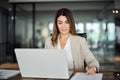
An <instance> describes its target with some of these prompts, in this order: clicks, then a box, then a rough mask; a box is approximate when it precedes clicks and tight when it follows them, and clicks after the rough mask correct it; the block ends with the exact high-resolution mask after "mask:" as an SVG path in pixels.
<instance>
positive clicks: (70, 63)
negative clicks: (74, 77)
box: [58, 37, 74, 69]
mask: <svg viewBox="0 0 120 80" xmlns="http://www.w3.org/2000/svg"><path fill="white" fill-rule="evenodd" d="M58 49H62V48H61V46H60V41H59V37H58ZM64 50H65V51H66V53H67V62H68V67H69V69H74V65H73V57H72V53H71V44H70V37H69V38H68V40H67V42H66V44H65V47H64Z"/></svg>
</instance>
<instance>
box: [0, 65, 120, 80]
mask: <svg viewBox="0 0 120 80" xmlns="http://www.w3.org/2000/svg"><path fill="white" fill-rule="evenodd" d="M0 69H15V70H16V69H17V70H18V69H19V68H18V65H17V64H16V63H15V64H11V63H6V64H2V65H0ZM76 72H83V70H79V71H76ZM113 72H120V70H115V69H113V70H111V69H110V70H109V69H108V70H100V73H103V79H102V80H118V79H117V78H115V77H114V75H113ZM7 80H56V79H35V78H22V77H21V75H20V74H19V75H17V76H14V77H11V78H9V79H7Z"/></svg>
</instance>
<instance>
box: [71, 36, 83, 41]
mask: <svg viewBox="0 0 120 80" xmlns="http://www.w3.org/2000/svg"><path fill="white" fill-rule="evenodd" d="M71 37H72V38H74V39H77V40H85V38H84V37H81V36H79V35H71Z"/></svg>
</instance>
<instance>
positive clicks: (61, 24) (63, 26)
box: [57, 15, 70, 34]
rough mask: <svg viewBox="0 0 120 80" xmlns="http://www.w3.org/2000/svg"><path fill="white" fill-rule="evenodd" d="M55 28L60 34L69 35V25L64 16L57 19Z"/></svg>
mask: <svg viewBox="0 0 120 80" xmlns="http://www.w3.org/2000/svg"><path fill="white" fill-rule="evenodd" d="M57 26H58V29H59V31H60V33H61V34H69V32H70V23H69V21H68V20H67V18H66V17H65V16H62V15H61V16H59V17H58V19H57Z"/></svg>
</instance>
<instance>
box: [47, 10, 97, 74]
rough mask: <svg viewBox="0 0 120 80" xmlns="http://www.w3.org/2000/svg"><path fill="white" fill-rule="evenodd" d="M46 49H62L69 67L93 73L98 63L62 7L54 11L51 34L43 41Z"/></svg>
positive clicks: (68, 11) (71, 18)
mask: <svg viewBox="0 0 120 80" xmlns="http://www.w3.org/2000/svg"><path fill="white" fill-rule="evenodd" d="M45 48H47V49H64V50H66V52H67V55H68V66H69V69H74V70H80V69H84V61H85V62H86V64H87V67H86V68H85V69H86V72H87V73H88V74H95V72H96V70H97V69H99V63H98V61H97V60H96V59H95V57H94V55H93V54H92V53H91V51H90V50H89V48H88V46H87V42H86V39H85V38H83V37H80V36H78V35H77V33H76V30H75V22H74V18H73V15H72V13H71V11H70V10H69V9H66V8H62V9H59V10H58V11H57V13H56V17H55V21H54V28H53V34H52V36H51V37H49V38H48V39H47V40H46V42H45Z"/></svg>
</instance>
